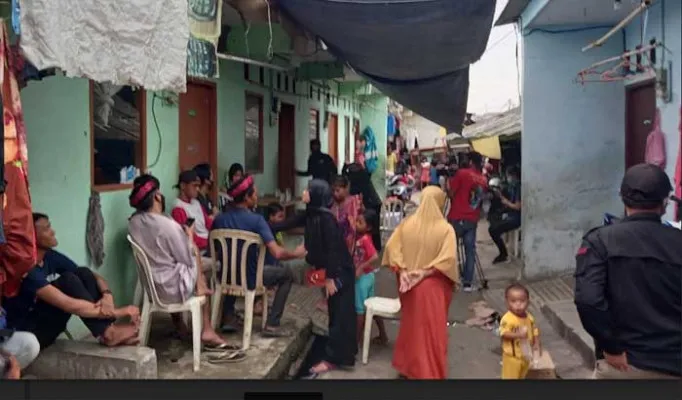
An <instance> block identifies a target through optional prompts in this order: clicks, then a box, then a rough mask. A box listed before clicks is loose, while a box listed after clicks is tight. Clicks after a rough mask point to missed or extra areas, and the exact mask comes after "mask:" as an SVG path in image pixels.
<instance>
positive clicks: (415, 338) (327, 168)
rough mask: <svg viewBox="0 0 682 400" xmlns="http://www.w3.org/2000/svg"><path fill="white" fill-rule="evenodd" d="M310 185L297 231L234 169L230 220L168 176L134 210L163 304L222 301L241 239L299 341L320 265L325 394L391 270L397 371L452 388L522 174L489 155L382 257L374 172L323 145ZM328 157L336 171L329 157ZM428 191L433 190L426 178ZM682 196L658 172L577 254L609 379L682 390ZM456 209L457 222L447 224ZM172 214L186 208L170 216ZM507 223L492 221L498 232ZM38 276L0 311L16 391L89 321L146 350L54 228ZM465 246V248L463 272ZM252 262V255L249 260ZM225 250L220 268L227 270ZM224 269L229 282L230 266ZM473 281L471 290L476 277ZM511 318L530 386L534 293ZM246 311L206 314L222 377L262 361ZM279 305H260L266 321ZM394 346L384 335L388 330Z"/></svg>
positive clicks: (504, 340) (511, 292)
mask: <svg viewBox="0 0 682 400" xmlns="http://www.w3.org/2000/svg"><path fill="white" fill-rule="evenodd" d="M311 150H312V152H311V156H310V160H309V162H308V170H307V171H302V172H300V174H302V175H307V174H310V175H312V176H313V179H312V180H311V181H310V182H309V184H308V186H307V188H306V189H305V190H304V192H303V194H302V201H303V203H305V212H303V213H300V214H295V215H291V216H289V217H287V216H286V215H285V212H284V208H283V207H282V206H281V205H280V204H278V203H272V204H269V205H268V206H267V207H266V212H265V213H264V214H263V213H260V212H258V211H257V208H258V204H259V202H258V199H259V191H258V188H257V185H256V183H255V181H254V178H253V177H252V176H250V175H248V174H246V173H245V171H244V168H243V167H242V166H241V165H239V164H234V165H232V166H231V167H230V169H229V171H228V176H227V179H226V188H225V197H226V202H225V204H224V205H218V206H215V205H214V204H213V203H212V201H211V200H210V193H211V191H212V189H213V186H214V176H213V173H212V171H211V168H210V166H208V165H207V164H200V165H198V166H196V167H195V168H194V169H192V170H188V171H183V172H181V173H180V174H179V176H178V182H177V185H176V186H175V189H177V191H178V196H177V199H175V200H174V201H171V202H168V201H167V200H166V197H165V196H164V194H163V191H162V188H161V185H160V182H159V180H158V179H157V178H155V177H154V176H152V175H142V176H140V177H138V178H136V179H135V181H134V183H133V189H132V191H131V193H130V196H129V204H130V206H131V207H132V208H133V209H134V213H133V215H132V216H131V217H130V219H129V224H128V227H129V233H130V235H131V237H132V238H133V240H134V241H135V242H136V243H137V244H138V245H139V246H140V247H141V248H142V249H143V251H144V252H145V254H146V255H147V258H148V259H149V262H150V265H151V279H152V281H153V284H154V286H155V287H156V290H157V292H158V294H159V296H160V298H161V300H162V301H164V302H168V303H178V302H183V301H185V300H186V299H188V298H189V297H191V296H194V295H196V296H210V295H211V294H212V290H211V288H209V286H208V284H207V280H206V278H205V276H204V271H205V265H206V263H207V262H211V261H213V260H212V258H211V255H210V254H209V247H210V246H209V237H210V232H211V231H212V230H217V229H233V230H241V231H247V232H252V233H255V234H257V235H258V236H259V237H260V239H261V240H262V242H263V244H264V246H265V251H266V252H267V253H266V254H265V262H264V269H263V284H264V286H266V287H268V288H269V289H271V290H273V291H274V297H273V301H272V304H271V305H270V307H271V311H270V312H269V313H268V317H267V320H266V322H265V328H264V329H263V330H262V332H261V334H262V335H263V336H265V337H285V336H289V335H291V334H293V333H292V332H291V331H289V330H288V329H287V328H286V327H285V326H283V325H282V318H283V315H284V312H285V304H286V301H287V297H288V295H289V292H290V290H291V287H292V284H293V273H292V270H291V268H290V267H289V266H287V265H286V264H285V263H283V261H286V260H293V259H305V261H306V262H307V264H309V265H310V266H312V268H313V270H314V271H315V273H313V274H310V276H309V283H310V284H311V285H317V286H319V287H320V290H322V291H323V293H324V298H325V300H326V307H325V309H326V311H327V312H328V316H329V329H328V332H329V333H328V341H327V344H326V346H325V351H324V354H323V355H322V357H321V358H320V359H319V360H317V362H316V363H314V365H313V366H312V367H311V368H310V369H309V370H308V371H306V374H305V377H306V378H308V379H314V378H316V377H318V376H320V375H322V374H325V373H328V372H330V371H333V370H336V369H347V368H352V367H353V366H354V365H355V359H356V356H357V352H358V348H359V345H360V344H361V342H362V340H363V331H364V324H365V313H366V309H365V305H364V303H365V300H367V299H368V298H370V297H373V296H374V287H375V279H376V278H375V273H376V271H377V270H378V268H380V267H381V266H383V267H386V268H390V270H392V271H393V272H394V273H395V276H396V282H397V285H398V289H399V296H400V302H401V323H400V328H399V332H398V336H397V338H396V341H395V349H394V358H393V366H394V368H395V369H396V370H397V371H398V372H399V374H400V375H401V376H402V377H403V378H406V379H445V378H446V377H447V376H448V361H447V352H448V330H447V325H448V324H447V320H448V309H449V305H450V303H451V301H452V299H453V294H454V292H455V289H456V287H457V286H459V285H461V286H462V289H463V290H464V291H471V290H474V268H475V264H474V263H475V262H476V247H475V246H476V228H477V223H478V221H479V220H480V218H481V210H482V208H483V207H482V204H483V202H484V200H485V199H486V196H489V195H488V194H492V198H493V200H494V201H497V202H499V207H500V208H499V209H498V210H496V211H494V210H492V208H491V212H489V213H488V214H489V219H490V218H492V219H491V220H490V228H489V232H490V235H491V237H492V238H493V241H494V242H495V244H496V245H497V247H498V250H499V255H498V257H496V259H495V261H494V262H503V261H505V260H506V259H507V257H508V254H507V250H506V248H505V245H504V242H503V241H502V240H501V235H502V234H503V233H504V232H507V231H509V230H511V229H517V228H518V227H519V225H520V221H521V217H520V211H521V197H520V193H521V190H520V186H519V181H520V179H519V171H518V169H517V168H514V167H512V168H508V169H507V170H506V181H507V185H506V186H505V188H504V189H502V188H501V187H500V186H498V185H497V184H493V182H492V181H491V182H489V181H488V180H487V179H486V178H487V177H486V176H485V174H484V161H483V159H482V157H481V155H480V154H478V153H475V152H471V153H469V154H468V155H467V156H466V157H461V158H460V159H459V160H458V163H457V168H452V170H451V171H450V173H448V174H447V180H446V183H445V184H444V185H440V184H435V183H434V182H433V179H432V177H431V176H429V185H427V186H426V187H424V188H423V189H422V193H421V200H420V203H419V205H418V208H417V210H416V212H415V213H414V214H413V215H411V216H408V217H407V218H405V219H404V220H403V221H402V222H401V223H400V225H398V227H397V228H396V229H395V231H394V232H393V233H392V235H391V236H390V238H389V239H388V241H387V243H386V244H385V248H384V249H383V254H381V251H382V243H381V240H380V236H379V237H378V235H377V232H378V228H379V213H380V207H381V200H380V199H379V196H378V195H377V194H376V191H374V188H373V187H372V185H371V182H370V174H369V173H368V171H366V170H365V166H364V165H363V164H361V163H358V162H356V163H353V164H351V165H348V166H346V167H345V168H344V169H343V172H342V174H340V175H337V173H336V171H335V169H336V167H335V166H333V165H331V164H330V163H329V161H328V160H327V157H328V156H327V155H325V154H323V153H321V151H320V148H319V142H318V141H312V142H311ZM325 156H327V157H325ZM422 180H423V179H422ZM670 190H671V187H670V181H669V179H668V177H667V176H666V175H665V173H664V172H663V171H662V170H660V169H659V168H657V167H654V166H650V165H640V166H636V167H633V168H631V169H630V170H628V172H627V173H626V175H625V178H624V179H623V184H622V186H621V197H622V199H623V203H624V205H625V209H626V218H625V219H624V220H623V222H621V223H618V224H615V225H613V226H609V227H603V228H599V229H595V230H593V231H590V232H589V233H588V234H587V235H586V236H585V238H584V239H583V244H582V246H581V247H580V249H579V250H578V252H577V256H576V262H577V269H576V294H575V301H576V305H577V309H578V312H579V315H580V318H581V321H582V323H583V325H584V327H585V329H586V330H587V331H588V333H589V334H590V335H592V336H593V337H594V339H595V343H596V356H597V359H598V361H597V367H596V370H595V377H596V378H670V377H672V378H676V377H677V378H679V377H680V376H681V375H682V371H681V370H680V368H681V365H682V359H681V357H680V354H681V353H682V352H681V350H682V342H681V337H680V332H681V331H682V322H681V321H682V305H680V303H679V299H680V298H682V289H681V287H680V286H681V282H682V276H681V275H680V266H682V259H681V258H680V257H681V256H680V252H678V251H673V250H674V249H676V247H675V243H678V242H679V240H680V237H681V236H682V232H680V231H679V230H675V229H674V228H671V227H667V226H665V225H663V224H661V223H660V219H661V215H662V214H663V213H664V212H665V207H666V199H667V196H668V194H669V193H670ZM448 199H449V200H450V201H449V203H450V206H449V211H448V212H447V213H446V209H447V203H448ZM166 204H171V205H172V209H171V210H170V212H169V213H166V208H165V207H166ZM491 216H492V217H491ZM33 224H34V226H35V232H36V240H37V246H38V260H39V262H38V264H37V265H36V266H35V268H33V269H32V270H31V271H30V272H29V273H28V274H27V275H26V277H25V278H24V280H23V282H22V284H21V288H20V292H19V295H18V296H15V297H12V298H5V299H3V303H2V306H3V308H0V311H2V312H1V313H0V328H1V329H2V330H0V333H1V334H0V355H6V357H5V359H7V360H9V366H8V367H7V371H8V372H7V373H6V374H5V376H6V377H17V376H18V375H19V372H18V371H20V370H21V369H22V368H25V367H26V366H27V365H28V364H30V363H31V362H32V361H33V359H35V357H36V356H37V355H38V353H39V351H40V349H43V348H46V347H47V346H50V345H51V344H52V343H54V341H55V340H56V338H57V337H58V336H59V335H60V334H61V333H62V332H64V331H65V329H66V324H67V322H68V321H69V319H70V317H71V316H72V315H76V316H78V317H80V318H81V320H82V321H83V322H84V324H85V325H86V327H87V328H88V329H89V331H90V332H91V333H92V335H93V336H94V337H95V338H97V339H98V340H99V342H100V343H101V344H102V345H105V346H120V345H135V344H137V343H138V333H139V325H140V312H139V310H138V308H137V307H135V306H132V305H130V306H124V307H116V306H115V302H114V298H113V294H112V292H111V290H110V289H109V286H108V285H107V282H106V280H105V279H104V278H103V277H101V276H100V275H98V274H97V273H95V272H93V271H92V270H90V269H88V268H83V267H79V266H77V265H76V263H74V262H73V261H72V260H71V259H69V258H68V256H66V255H64V254H62V253H60V252H58V251H57V250H55V247H56V246H57V239H56V234H55V231H54V229H53V228H52V227H51V225H50V220H49V217H48V216H47V215H44V214H39V213H36V214H34V216H33ZM293 227H304V242H303V244H301V245H299V246H298V247H296V248H292V249H288V248H286V246H285V244H284V241H283V239H282V236H281V233H282V232H284V231H287V230H289V229H291V228H293ZM458 240H461V242H462V246H463V248H464V254H463V255H460V256H463V258H464V262H463V266H462V269H461V271H460V268H458V247H459V246H458ZM242 250H243V249H242V248H240V247H238V248H237V251H238V252H241V251H242ZM222 251H229V250H228V249H224V250H223V249H222V248H220V247H218V249H217V252H218V253H219V254H217V255H216V257H215V258H216V259H217V260H221V259H229V257H228V258H223V257H222ZM246 251H247V254H246V280H247V282H246V285H247V286H248V287H249V288H254V287H255V285H256V270H257V263H258V258H259V254H258V250H257V249H256V248H255V247H250V248H249V249H247V250H246ZM220 267H221V268H229V267H228V266H227V265H222V264H221V265H220ZM460 274H461V276H460ZM505 299H506V304H507V311H506V313H505V314H504V316H503V317H502V318H501V321H500V331H499V333H500V337H501V344H502V371H501V376H502V378H503V379H523V378H524V377H525V376H526V374H527V373H528V370H529V368H530V367H531V363H532V362H533V360H536V359H537V357H538V354H539V353H540V352H541V347H540V336H539V335H540V332H539V330H538V328H537V325H536V323H535V319H534V318H533V316H532V315H531V314H530V313H529V312H528V307H529V302H530V293H529V291H528V290H527V289H526V288H525V287H524V286H522V285H520V284H513V285H511V286H509V287H508V288H507V290H506V291H505ZM235 300H236V299H235V297H233V296H226V297H225V298H224V301H223V307H222V310H223V315H222V323H221V324H219V325H220V329H219V331H216V330H215V329H214V328H213V325H212V324H211V321H210V315H209V313H210V311H209V307H208V306H204V308H203V318H202V332H201V341H202V343H203V349H204V351H206V352H210V353H212V354H213V355H214V357H212V358H210V360H212V361H215V362H239V361H242V360H244V359H246V358H247V354H246V353H245V352H244V351H243V350H242V349H241V346H239V345H238V344H232V343H229V342H228V341H226V340H225V339H224V338H223V337H222V336H221V335H220V333H229V332H235V331H237V330H238V329H239V328H240V324H241V323H242V321H240V318H239V315H238V314H237V312H236V309H235ZM268 306H269V305H268V304H264V303H263V302H262V301H261V302H260V307H257V310H256V313H257V314H263V310H264V308H265V307H268ZM373 322H374V323H376V325H377V328H378V336H377V337H375V338H373V339H372V341H373V342H374V343H377V344H386V343H387V342H388V335H387V333H386V329H385V326H384V323H383V321H382V320H381V319H380V318H378V319H375V321H373ZM173 323H174V327H175V331H176V332H175V333H176V334H177V335H178V336H179V337H181V338H187V337H190V336H191V334H190V330H189V329H188V327H187V326H186V325H185V323H184V321H183V320H182V318H179V317H178V316H174V317H173Z"/></svg>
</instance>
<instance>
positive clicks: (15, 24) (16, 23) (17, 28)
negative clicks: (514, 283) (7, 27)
mask: <svg viewBox="0 0 682 400" xmlns="http://www.w3.org/2000/svg"><path fill="white" fill-rule="evenodd" d="M12 30H13V31H14V34H15V35H17V36H19V35H21V4H20V3H19V0H12Z"/></svg>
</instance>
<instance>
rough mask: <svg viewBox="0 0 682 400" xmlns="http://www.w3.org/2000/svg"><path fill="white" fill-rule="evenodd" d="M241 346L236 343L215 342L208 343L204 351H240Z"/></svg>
mask: <svg viewBox="0 0 682 400" xmlns="http://www.w3.org/2000/svg"><path fill="white" fill-rule="evenodd" d="M241 349H242V348H241V346H237V345H234V344H229V343H221V344H215V343H206V344H204V346H203V351H205V352H207V353H224V352H225V351H239V350H241Z"/></svg>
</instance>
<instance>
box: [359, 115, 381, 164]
mask: <svg viewBox="0 0 682 400" xmlns="http://www.w3.org/2000/svg"><path fill="white" fill-rule="evenodd" d="M362 135H363V136H364V137H365V169H367V172H369V173H370V174H373V173H374V171H376V170H377V167H378V166H379V152H378V151H377V139H376V137H375V136H374V131H373V130H372V128H370V127H369V126H368V127H367V128H365V130H364V131H362Z"/></svg>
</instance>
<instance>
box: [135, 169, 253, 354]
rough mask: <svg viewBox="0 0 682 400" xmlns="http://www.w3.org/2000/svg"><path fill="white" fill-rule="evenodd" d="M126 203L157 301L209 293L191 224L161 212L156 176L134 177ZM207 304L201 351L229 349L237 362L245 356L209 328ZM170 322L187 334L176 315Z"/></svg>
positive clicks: (204, 306)
mask: <svg viewBox="0 0 682 400" xmlns="http://www.w3.org/2000/svg"><path fill="white" fill-rule="evenodd" d="M129 202H130V206H131V207H133V208H134V209H135V210H136V212H135V214H133V216H132V217H130V221H129V222H128V229H129V231H130V236H132V238H133V240H134V241H135V243H137V244H138V245H139V246H140V247H141V248H142V249H143V250H144V253H145V255H146V256H147V259H148V260H149V263H150V265H151V273H152V280H153V281H154V286H155V287H156V291H157V293H158V295H159V297H160V298H161V301H163V302H165V303H182V302H185V301H187V299H188V298H190V297H191V296H193V295H196V296H210V295H211V291H210V290H209V288H208V286H207V284H206V280H205V277H204V275H203V274H202V273H201V271H202V261H201V257H200V256H199V255H198V251H197V250H196V247H195V244H194V241H193V240H192V236H193V234H194V232H193V230H192V228H191V227H187V226H184V227H183V226H181V225H180V224H179V223H177V222H176V221H174V220H173V219H172V218H170V217H168V216H167V215H165V214H164V213H163V211H164V203H165V198H164V196H163V195H162V194H161V191H160V187H159V181H158V179H156V178H155V177H153V176H151V175H142V176H140V177H138V178H136V179H135V182H134V183H133V190H132V192H131V193H130V197H129ZM208 304H209V302H207V303H206V304H204V305H203V307H202V317H203V322H202V324H201V325H202V332H201V341H202V342H203V344H204V351H219V352H222V351H227V350H230V351H233V352H234V353H230V354H231V358H232V361H240V360H241V359H243V358H244V357H245V355H244V354H243V353H241V352H238V351H237V349H238V346H231V345H229V344H227V342H226V341H225V340H224V339H223V338H222V337H220V336H219V335H218V334H217V333H216V332H215V330H214V329H213V326H212V325H211V322H210V317H209V312H210V310H209V306H208ZM173 323H174V325H175V327H176V329H177V331H178V332H179V334H180V335H181V336H183V337H191V334H190V332H189V330H188V329H187V326H185V324H184V322H183V320H182V318H181V315H180V314H173ZM143 333H145V332H143ZM145 334H146V333H145Z"/></svg>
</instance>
